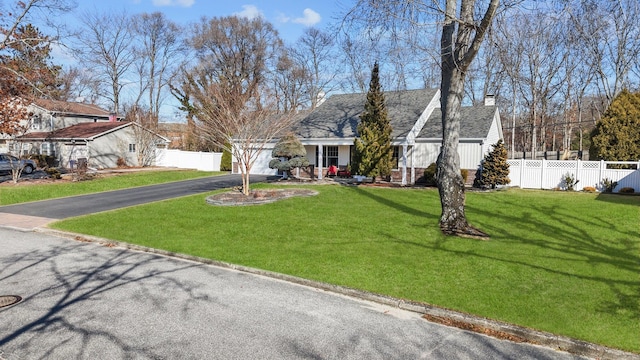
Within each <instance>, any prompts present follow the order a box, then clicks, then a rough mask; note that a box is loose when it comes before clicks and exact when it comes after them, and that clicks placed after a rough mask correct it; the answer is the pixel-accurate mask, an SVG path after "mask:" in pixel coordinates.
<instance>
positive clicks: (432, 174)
mask: <svg viewBox="0 0 640 360" xmlns="http://www.w3.org/2000/svg"><path fill="white" fill-rule="evenodd" d="M436 170H437V165H436V163H431V165H429V166H428V167H427V168H426V169H424V181H425V183H426V185H427V186H436Z"/></svg>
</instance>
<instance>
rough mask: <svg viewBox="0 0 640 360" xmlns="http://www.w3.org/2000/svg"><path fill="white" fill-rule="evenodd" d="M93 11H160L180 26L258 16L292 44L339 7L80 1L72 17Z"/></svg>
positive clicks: (289, 2) (257, 1)
mask: <svg viewBox="0 0 640 360" xmlns="http://www.w3.org/2000/svg"><path fill="white" fill-rule="evenodd" d="M96 10H97V11H99V12H103V11H107V12H109V11H116V12H119V11H122V10H125V11H126V12H127V13H129V14H137V13H143V12H147V13H151V12H156V11H160V12H163V13H164V14H165V15H166V16H167V17H168V18H169V19H171V20H173V21H174V22H176V23H178V24H180V25H187V24H189V23H193V22H197V21H199V20H200V18H201V17H203V16H206V17H216V16H218V17H220V16H229V15H244V16H247V17H253V16H258V15H260V16H262V17H263V18H265V19H266V20H268V21H269V22H271V23H272V24H273V25H274V26H275V27H276V29H277V30H278V32H279V33H280V36H281V37H282V38H283V39H284V40H285V41H287V42H294V41H295V40H296V39H298V37H299V36H300V35H302V32H303V31H304V29H305V28H306V27H309V26H314V27H318V28H324V27H325V26H326V25H327V24H328V23H329V22H330V21H331V20H332V18H333V17H335V16H336V14H337V12H338V11H339V10H340V6H339V5H338V1H337V0H324V1H317V0H316V1H312V0H246V1H242V0H241V1H237V0H226V1H225V0H109V1H104V0H102V1H100V0H99V1H88V0H80V1H78V8H77V9H76V14H78V15H79V14H82V13H84V12H87V11H89V12H94V11H96Z"/></svg>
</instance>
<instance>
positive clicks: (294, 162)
mask: <svg viewBox="0 0 640 360" xmlns="http://www.w3.org/2000/svg"><path fill="white" fill-rule="evenodd" d="M271 156H272V157H273V158H274V159H272V160H271V161H270V162H269V168H271V169H278V170H280V171H283V172H284V178H285V179H286V178H287V177H289V175H291V170H292V169H296V168H301V167H305V166H309V159H307V150H306V149H305V148H304V145H302V143H301V142H300V140H298V138H297V137H296V136H295V135H294V134H293V133H287V134H286V135H284V136H283V137H282V138H280V140H279V141H278V143H277V144H276V146H275V147H274V148H273V151H272V152H271Z"/></svg>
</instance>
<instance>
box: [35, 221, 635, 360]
mask: <svg viewBox="0 0 640 360" xmlns="http://www.w3.org/2000/svg"><path fill="white" fill-rule="evenodd" d="M34 231H36V232H40V233H45V234H49V235H53V236H57V237H61V238H67V239H72V240H76V241H82V242H92V243H97V244H101V245H106V246H110V247H112V246H117V247H120V248H126V249H130V250H134V251H140V252H145V253H151V254H157V255H161V256H167V257H172V258H177V259H182V260H188V261H193V262H197V263H202V264H207V265H213V266H217V267H221V268H227V269H232V270H236V271H242V272H246V273H250V274H255V275H260V276H265V277H269V278H273V279H278V280H282V281H286V282H290V283H294V284H298V285H303V286H308V287H312V288H316V289H320V290H325V291H330V292H333V293H336V294H340V295H345V296H349V297H354V298H358V299H362V300H367V301H371V302H375V303H379V304H383V305H387V306H393V307H396V308H398V309H402V310H407V311H412V312H416V313H419V314H422V315H426V316H425V319H427V320H429V319H430V318H436V319H446V320H447V321H436V322H439V323H441V324H445V325H447V324H456V323H462V324H466V325H469V326H456V327H461V328H463V329H466V330H470V331H476V332H480V333H484V334H485V335H488V336H492V334H493V333H495V332H499V333H503V334H507V335H510V336H511V337H513V338H516V339H518V340H519V341H521V342H526V343H530V344H535V345H541V346H544V347H547V348H552V349H556V350H559V351H565V352H568V353H571V354H575V355H580V356H586V357H591V358H594V359H603V360H640V354H634V353H630V352H626V351H622V350H618V349H613V348H609V347H606V346H602V345H598V344H593V343H589V342H586V341H582V340H577V339H573V338H569V337H565V336H560V335H556V334H552V333H548V332H543V331H538V330H534V329H530V328H527V327H523V326H518V325H514V324H509V323H505V322H501V321H497V320H491V319H487V318H483V317H479V316H475V315H472V314H466V313H463V312H459V311H454V310H449V309H446V308H441V307H437V306H434V305H430V304H426V303H419V302H414V301H409V300H404V299H398V298H393V297H390V296H385V295H380V294H375V293H371V292H367V291H362V290H358V289H353V288H349V287H345V286H339V285H332V284H327V283H323V282H319V281H313V280H308V279H303V278H299V277H296V276H292V275H285V274H280V273H275V272H271V271H266V270H260V269H255V268H251V267H246V266H242V265H235V264H230V263H226V262H222V261H217V260H211V259H205V258H201V257H197V256H192V255H185V254H179V253H173V252H170V251H165V250H159V249H153V248H148V247H144V246H139V245H133V244H128V243H124V242H120V241H114V240H109V239H105V238H100V237H96V236H89V235H84V234H76V233H71V232H65V231H60V230H54V229H50V228H36V229H34ZM429 321H432V320H429ZM449 326H455V325H449ZM478 329H481V330H489V331H478Z"/></svg>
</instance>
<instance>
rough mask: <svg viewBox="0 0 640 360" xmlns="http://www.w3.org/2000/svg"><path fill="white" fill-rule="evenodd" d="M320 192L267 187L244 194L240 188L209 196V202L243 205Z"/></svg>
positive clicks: (223, 204) (220, 204)
mask: <svg viewBox="0 0 640 360" xmlns="http://www.w3.org/2000/svg"><path fill="white" fill-rule="evenodd" d="M315 195H318V192H317V191H315V190H309V189H296V188H291V189H265V190H253V191H251V192H250V193H249V195H248V196H247V195H244V194H243V193H242V192H240V191H239V190H233V191H227V192H224V193H220V194H215V195H211V196H208V197H207V199H206V200H207V203H208V204H211V205H219V206H241V205H258V204H267V203H272V202H275V201H278V200H282V199H287V198H290V197H295V196H315Z"/></svg>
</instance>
